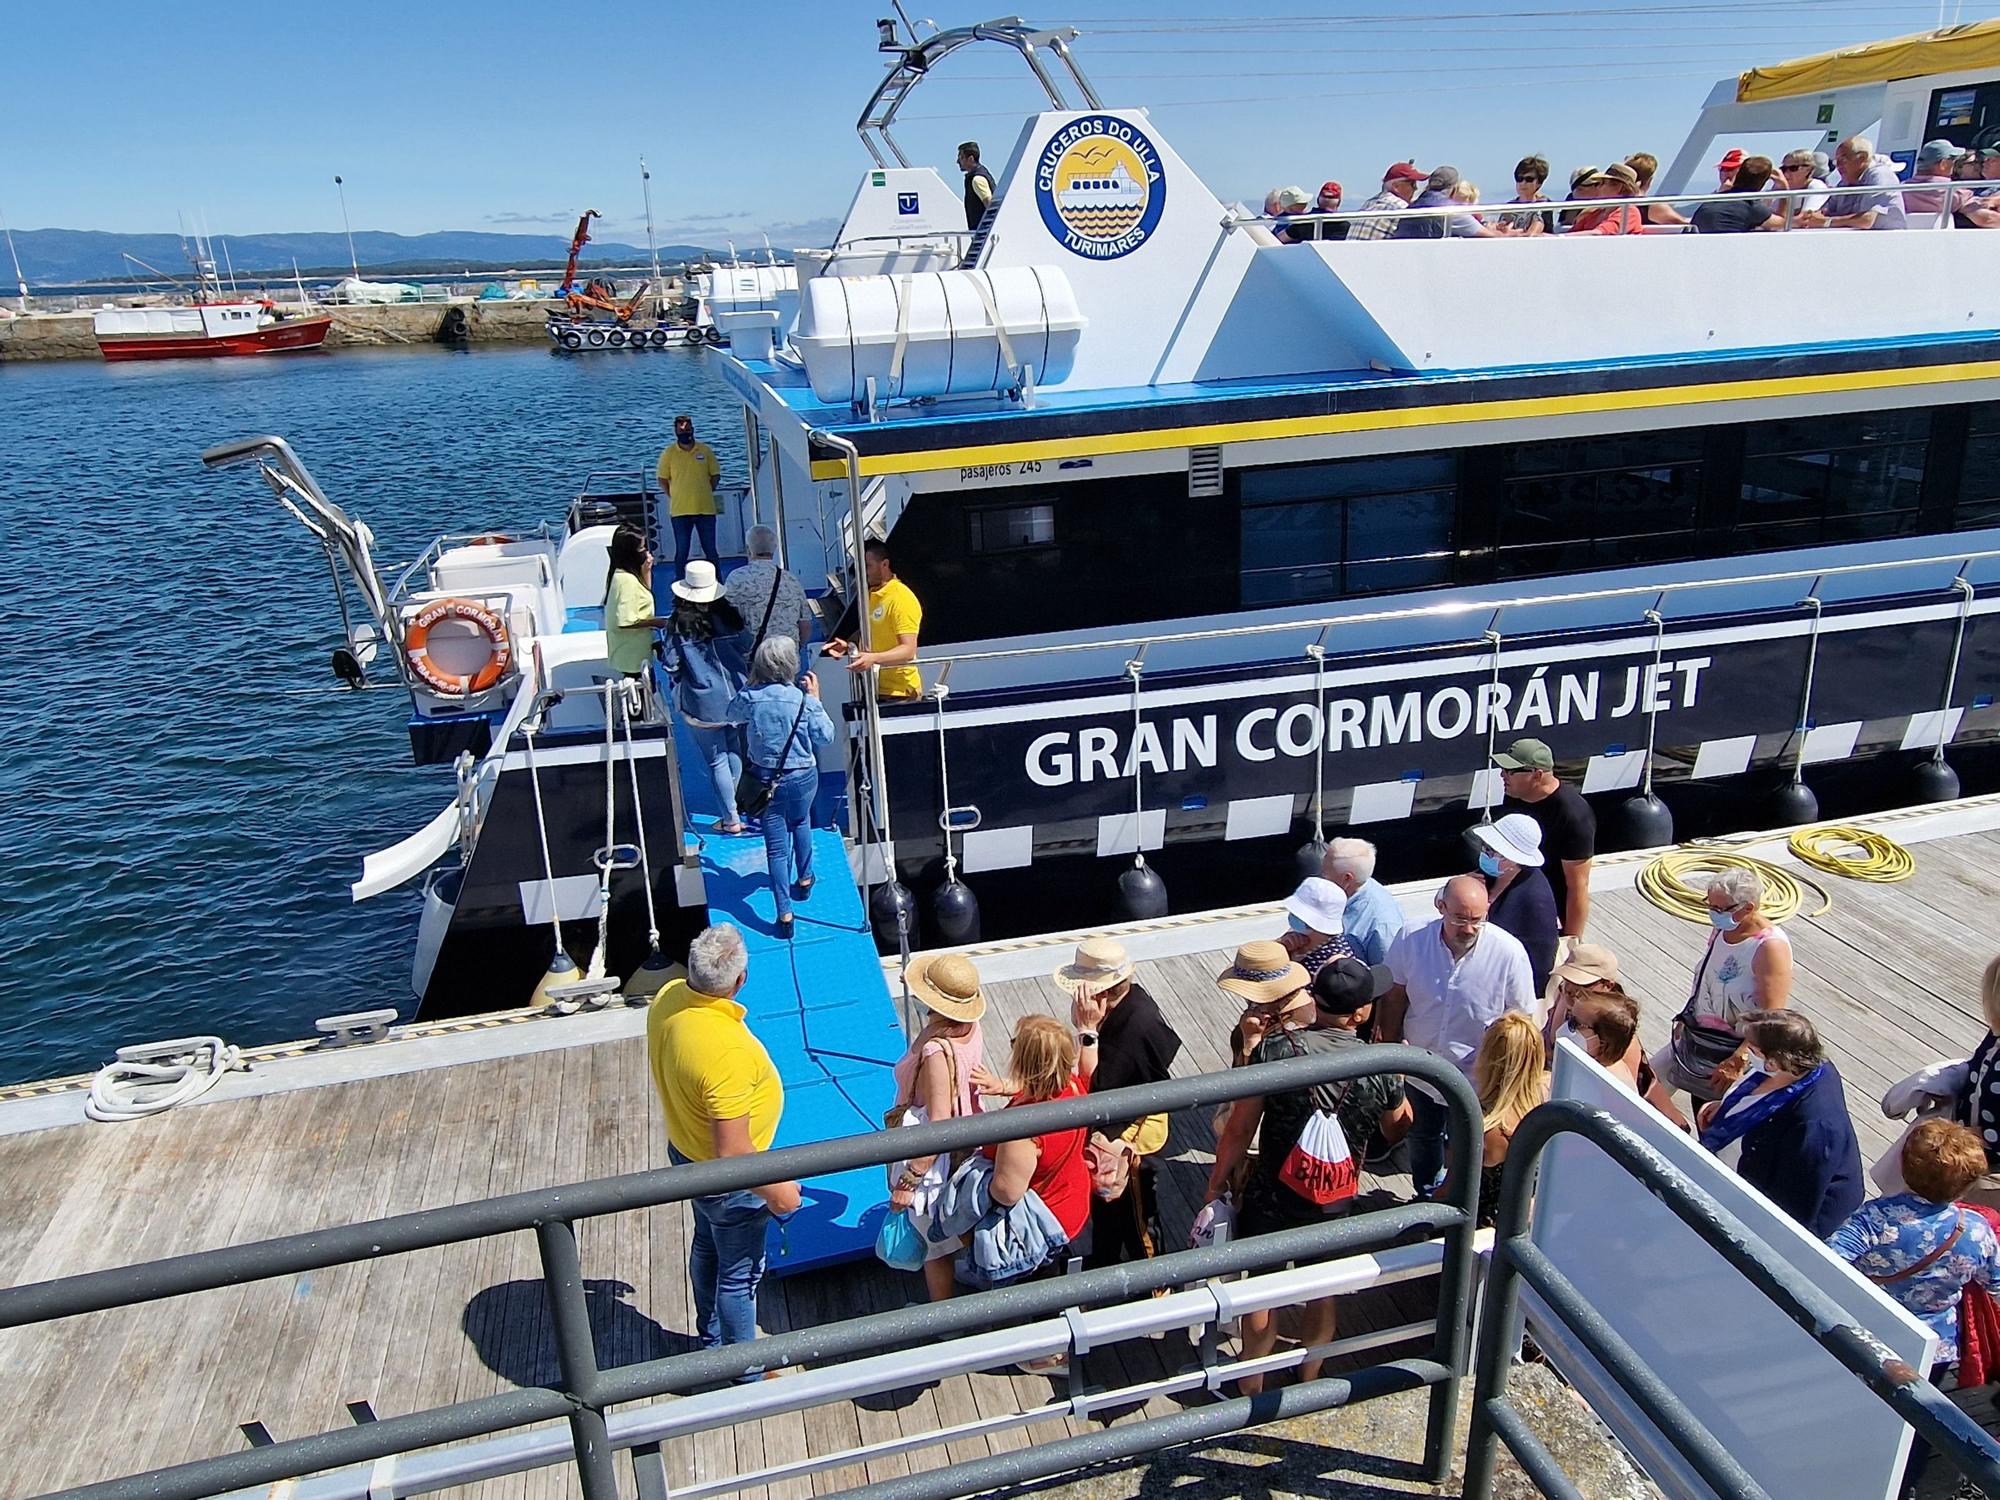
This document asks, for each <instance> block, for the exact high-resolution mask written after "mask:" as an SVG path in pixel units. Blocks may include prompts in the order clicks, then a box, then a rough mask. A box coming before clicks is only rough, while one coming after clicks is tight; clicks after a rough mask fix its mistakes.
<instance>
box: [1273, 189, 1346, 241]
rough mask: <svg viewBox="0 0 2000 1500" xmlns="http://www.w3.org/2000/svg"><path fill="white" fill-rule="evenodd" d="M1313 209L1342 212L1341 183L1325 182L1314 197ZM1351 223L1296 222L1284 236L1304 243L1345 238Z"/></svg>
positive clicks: (1327, 212) (1316, 210) (1316, 211)
mask: <svg viewBox="0 0 2000 1500" xmlns="http://www.w3.org/2000/svg"><path fill="white" fill-rule="evenodd" d="M1312 211H1313V212H1314V213H1316V214H1337V213H1339V212H1340V184H1339V183H1337V182H1323V183H1321V184H1320V189H1319V196H1318V197H1317V198H1315V199H1313V205H1312ZM1349 227H1350V226H1349V225H1347V224H1345V223H1340V224H1329V223H1326V222H1324V221H1317V222H1314V223H1310V224H1294V225H1291V226H1289V227H1287V228H1286V230H1285V233H1284V238H1285V240H1286V242H1287V243H1289V244H1293V245H1303V244H1304V243H1305V242H1306V241H1307V240H1344V239H1346V238H1347V231H1348V229H1349Z"/></svg>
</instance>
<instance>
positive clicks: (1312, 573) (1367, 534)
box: [1237, 453, 1458, 605]
mask: <svg viewBox="0 0 2000 1500" xmlns="http://www.w3.org/2000/svg"><path fill="white" fill-rule="evenodd" d="M1457 469H1458V461H1457V457H1456V455H1454V454H1448V453H1416V454H1399V455H1393V456H1385V457H1380V458H1365V459H1346V460H1340V461H1337V462H1334V463H1326V464H1291V465H1286V466H1285V467H1283V468H1271V469H1250V470H1246V471H1244V472H1243V473H1241V474H1240V475H1238V476H1237V485H1238V490H1237V493H1238V495H1239V497H1240V499H1241V502H1242V538H1243V542H1242V547H1243V554H1242V555H1243V583H1242V597H1243V603H1244V604H1245V605H1264V604H1288V603H1298V602H1306V601H1311V600H1318V599H1338V598H1341V597H1343V596H1346V595H1349V594H1368V593H1379V592H1382V591H1383V590H1387V589H1407V588H1428V587H1431V586H1433V585H1435V584H1440V583H1448V582H1450V581H1451V562H1452V556H1453V551H1452V537H1451V528H1452V517H1453V514H1454V511H1455V509H1456V506H1457V503H1458V496H1457V478H1456V476H1457Z"/></svg>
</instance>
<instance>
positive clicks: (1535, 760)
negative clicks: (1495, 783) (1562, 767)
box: [1493, 740, 1556, 771]
mask: <svg viewBox="0 0 2000 1500" xmlns="http://www.w3.org/2000/svg"><path fill="white" fill-rule="evenodd" d="M1493 764H1494V765H1496V766H1498V767H1500V768H1501V769H1502V770H1503V771H1553V770H1554V769H1555V768H1556V757H1555V752H1554V751H1552V750H1550V749H1549V747H1548V745H1547V743H1545V742H1544V741H1542V740H1516V741H1514V743H1513V744H1511V745H1509V746H1508V747H1507V748H1506V749H1505V750H1500V751H1495V752H1494V755H1493Z"/></svg>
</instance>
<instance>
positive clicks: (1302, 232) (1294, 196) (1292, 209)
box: [1265, 187, 1312, 245]
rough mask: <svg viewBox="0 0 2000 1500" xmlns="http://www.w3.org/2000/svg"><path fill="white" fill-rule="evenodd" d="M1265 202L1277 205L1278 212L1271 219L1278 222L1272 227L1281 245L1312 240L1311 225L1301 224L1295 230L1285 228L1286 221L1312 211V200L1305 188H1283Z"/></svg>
mask: <svg viewBox="0 0 2000 1500" xmlns="http://www.w3.org/2000/svg"><path fill="white" fill-rule="evenodd" d="M1265 201H1266V202H1267V203H1273V202H1274V203H1276V205H1277V211H1276V212H1275V213H1273V214H1272V215H1271V217H1272V218H1274V219H1276V220H1277V221H1278V222H1277V223H1275V224H1273V225H1272V226H1271V233H1272V235H1273V236H1274V237H1275V238H1276V239H1277V241H1278V243H1279V244H1281V245H1298V244H1303V243H1304V242H1305V241H1307V240H1309V239H1311V238H1312V235H1311V234H1310V233H1309V232H1308V231H1309V230H1311V228H1312V225H1310V224H1301V225H1299V226H1297V228H1294V229H1287V228H1286V227H1285V221H1286V220H1288V219H1293V218H1296V217H1298V216H1299V215H1300V214H1303V213H1308V212H1310V211H1311V209H1312V199H1310V198H1308V197H1307V196H1306V190H1305V189H1304V188H1302V187H1281V188H1278V189H1276V190H1275V191H1274V192H1272V193H1271V195H1270V197H1269V198H1267V199H1266V200H1265Z"/></svg>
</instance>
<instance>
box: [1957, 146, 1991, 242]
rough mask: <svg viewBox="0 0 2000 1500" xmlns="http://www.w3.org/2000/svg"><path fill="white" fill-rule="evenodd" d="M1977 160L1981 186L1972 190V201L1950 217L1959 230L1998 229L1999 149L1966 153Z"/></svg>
mask: <svg viewBox="0 0 2000 1500" xmlns="http://www.w3.org/2000/svg"><path fill="white" fill-rule="evenodd" d="M1967 155H1968V156H1971V155H1977V156H1978V158H1979V180H1980V182H1981V184H1982V185H1981V186H1979V187H1976V188H1974V189H1973V190H1972V201H1971V202H1970V203H1967V204H1966V205H1965V206H1964V207H1962V208H1961V209H1959V211H1958V212H1957V213H1956V214H1954V215H1953V216H1952V220H1953V222H1954V223H1955V224H1957V225H1958V227H1959V228H1961V229H2000V148H1989V149H1987V150H1985V151H1980V152H1976V153H1974V152H1968V153H1967Z"/></svg>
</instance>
